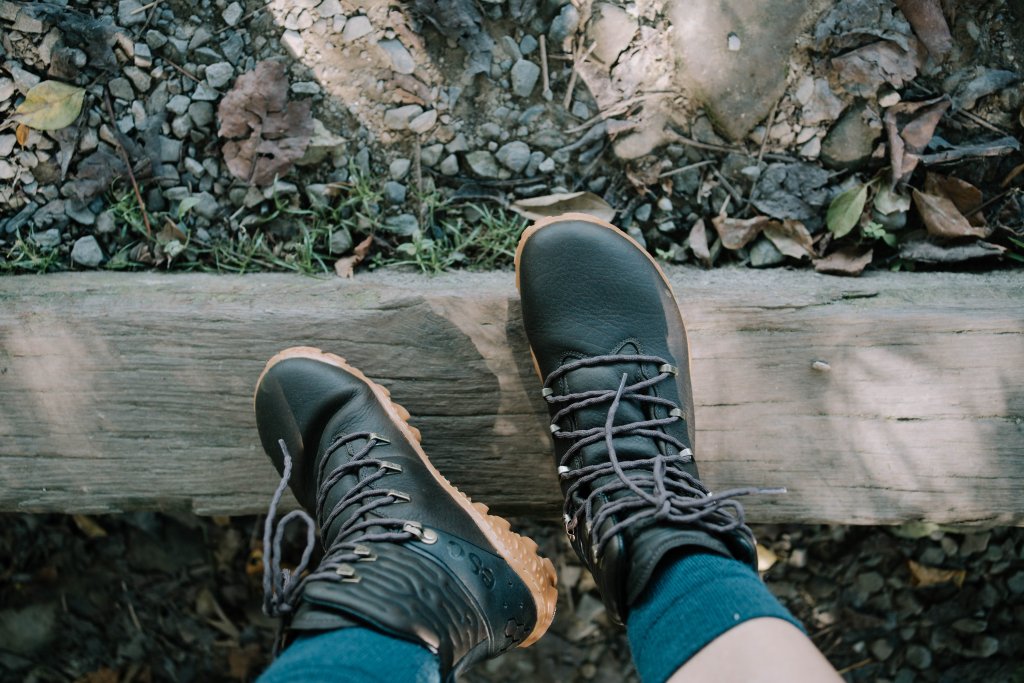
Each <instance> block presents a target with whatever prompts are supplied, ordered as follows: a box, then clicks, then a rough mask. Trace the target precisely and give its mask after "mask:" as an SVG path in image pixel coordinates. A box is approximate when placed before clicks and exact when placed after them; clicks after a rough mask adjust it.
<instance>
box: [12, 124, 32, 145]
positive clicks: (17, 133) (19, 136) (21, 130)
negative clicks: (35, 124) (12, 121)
mask: <svg viewBox="0 0 1024 683" xmlns="http://www.w3.org/2000/svg"><path fill="white" fill-rule="evenodd" d="M31 130H32V129H31V128H29V127H28V126H26V125H25V124H24V123H19V124H18V127H17V128H15V129H14V139H15V140H17V141H18V144H19V145H21V146H22V147H24V146H25V145H26V144H27V143H28V134H29V133H30V132H31Z"/></svg>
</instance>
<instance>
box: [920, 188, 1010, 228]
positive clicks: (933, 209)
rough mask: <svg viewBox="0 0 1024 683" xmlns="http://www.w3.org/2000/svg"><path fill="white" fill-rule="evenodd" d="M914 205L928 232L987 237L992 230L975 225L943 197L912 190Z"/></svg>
mask: <svg viewBox="0 0 1024 683" xmlns="http://www.w3.org/2000/svg"><path fill="white" fill-rule="evenodd" d="M913 192H914V206H916V207H917V212H918V213H919V214H920V215H921V220H922V221H923V222H924V227H925V228H927V230H928V234H929V235H932V236H934V237H942V238H945V239H953V238H957V237H988V235H989V233H991V232H992V231H991V230H990V229H988V228H985V227H975V226H973V225H971V224H970V222H969V221H968V220H967V219H966V218H964V215H963V214H962V213H960V211H958V210H957V208H956V204H954V203H953V202H952V201H950V200H949V199H947V198H945V197H939V196H936V195H933V194H928V193H926V192H920V191H919V190H917V189H915V190H914V191H913Z"/></svg>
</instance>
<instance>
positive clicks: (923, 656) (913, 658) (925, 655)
mask: <svg viewBox="0 0 1024 683" xmlns="http://www.w3.org/2000/svg"><path fill="white" fill-rule="evenodd" d="M907 664H909V665H910V666H912V667H914V668H915V669H917V670H919V671H924V670H925V669H927V668H928V667H930V666H931V665H932V653H931V652H930V651H929V650H928V648H926V647H924V646H922V645H910V646H908V647H907Z"/></svg>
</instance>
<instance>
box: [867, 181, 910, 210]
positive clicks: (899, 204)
mask: <svg viewBox="0 0 1024 683" xmlns="http://www.w3.org/2000/svg"><path fill="white" fill-rule="evenodd" d="M874 206H875V209H877V210H878V212H879V213H881V214H885V215H886V216H889V215H891V214H894V213H905V212H907V211H909V210H910V195H906V194H901V193H900V192H897V191H896V190H894V189H891V188H890V187H888V186H887V185H883V186H882V187H880V188H878V192H876V193H875V200H874Z"/></svg>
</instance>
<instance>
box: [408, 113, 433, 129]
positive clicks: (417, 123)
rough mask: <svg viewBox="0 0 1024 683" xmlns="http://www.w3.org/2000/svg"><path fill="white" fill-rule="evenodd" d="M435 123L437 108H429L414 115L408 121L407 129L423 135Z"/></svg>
mask: <svg viewBox="0 0 1024 683" xmlns="http://www.w3.org/2000/svg"><path fill="white" fill-rule="evenodd" d="M435 125H437V110H436V109H431V110H429V111H425V112H423V113H422V114H420V115H419V116H417V117H415V118H414V119H413V120H412V121H410V122H409V130H411V131H412V132H414V133H416V134H418V135H423V134H425V133H427V132H428V131H429V130H430V129H431V128H433V127H434V126H435Z"/></svg>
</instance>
